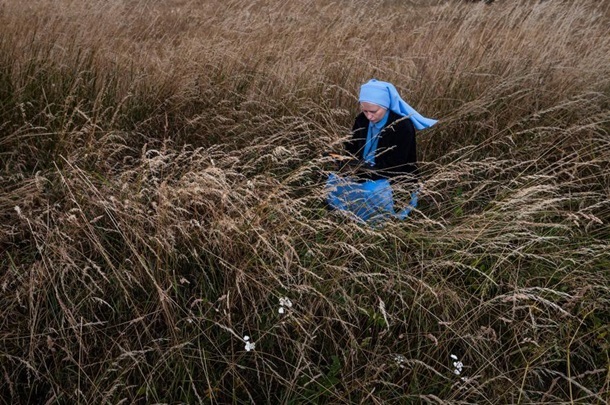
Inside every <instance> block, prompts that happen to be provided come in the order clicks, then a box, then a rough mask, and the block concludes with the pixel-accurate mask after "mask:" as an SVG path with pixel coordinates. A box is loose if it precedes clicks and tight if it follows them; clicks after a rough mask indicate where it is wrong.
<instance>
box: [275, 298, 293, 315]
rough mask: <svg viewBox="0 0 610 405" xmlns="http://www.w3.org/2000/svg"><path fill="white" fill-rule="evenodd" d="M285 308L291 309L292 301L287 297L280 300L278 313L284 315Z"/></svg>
mask: <svg viewBox="0 0 610 405" xmlns="http://www.w3.org/2000/svg"><path fill="white" fill-rule="evenodd" d="M286 308H292V301H290V298H288V297H283V298H280V309H279V310H278V312H279V313H280V314H284V313H286Z"/></svg>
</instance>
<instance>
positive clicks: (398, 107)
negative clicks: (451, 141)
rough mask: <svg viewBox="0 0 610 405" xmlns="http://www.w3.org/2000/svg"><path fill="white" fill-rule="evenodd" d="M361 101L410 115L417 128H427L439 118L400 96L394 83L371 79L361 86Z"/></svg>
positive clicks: (399, 113) (404, 115)
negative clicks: (416, 109) (415, 107)
mask: <svg viewBox="0 0 610 405" xmlns="http://www.w3.org/2000/svg"><path fill="white" fill-rule="evenodd" d="M358 101H360V102H363V101H364V102H367V103H373V104H377V105H379V106H381V107H383V108H387V109H388V110H391V111H393V112H395V113H396V114H398V115H401V116H403V117H409V119H411V121H412V122H413V125H414V126H415V128H416V129H418V130H421V129H426V128H429V127H431V126H432V125H434V124H436V123H437V120H434V119H431V118H426V117H424V116H423V115H421V114H420V113H418V112H417V111H415V110H414V109H413V107H411V106H410V105H409V104H407V102H406V101H404V100H403V99H402V98H400V95H399V94H398V90H396V87H394V85H393V84H392V83H388V82H382V81H379V80H376V79H371V80H369V81H368V82H366V83H364V84H363V85H362V86H361V87H360V97H359V99H358Z"/></svg>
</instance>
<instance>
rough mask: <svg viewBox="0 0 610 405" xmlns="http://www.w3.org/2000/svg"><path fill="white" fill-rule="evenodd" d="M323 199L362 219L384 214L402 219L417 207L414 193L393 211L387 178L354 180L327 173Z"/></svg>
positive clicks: (381, 217) (376, 218)
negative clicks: (407, 201)
mask: <svg viewBox="0 0 610 405" xmlns="http://www.w3.org/2000/svg"><path fill="white" fill-rule="evenodd" d="M326 191H327V202H328V204H329V205H330V206H331V207H333V208H335V209H338V210H341V211H346V212H350V213H352V214H353V215H355V216H356V217H357V218H360V219H361V220H363V221H369V220H379V219H384V218H388V217H397V218H399V219H404V218H406V217H407V216H408V215H409V213H410V212H411V210H413V208H415V207H416V206H417V192H413V193H412V194H411V202H410V203H409V205H408V206H407V207H406V208H405V209H403V210H401V211H400V212H398V213H397V212H396V211H394V196H393V191H392V185H391V184H390V181H389V180H387V179H382V180H365V181H356V180H354V179H353V178H350V177H340V176H338V175H337V174H335V173H331V174H330V175H329V176H328V180H327V181H326Z"/></svg>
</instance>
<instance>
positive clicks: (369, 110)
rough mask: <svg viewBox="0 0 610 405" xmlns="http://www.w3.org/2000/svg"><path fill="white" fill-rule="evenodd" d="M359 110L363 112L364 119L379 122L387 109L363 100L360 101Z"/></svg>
mask: <svg viewBox="0 0 610 405" xmlns="http://www.w3.org/2000/svg"><path fill="white" fill-rule="evenodd" d="M360 111H362V112H363V113H364V116H365V117H366V119H368V120H369V121H371V122H372V123H377V122H379V121H380V120H381V119H382V118H383V116H384V115H385V113H386V111H387V109H385V108H383V107H381V106H379V105H377V104H373V103H367V102H366V101H363V102H361V103H360Z"/></svg>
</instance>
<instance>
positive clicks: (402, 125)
mask: <svg viewBox="0 0 610 405" xmlns="http://www.w3.org/2000/svg"><path fill="white" fill-rule="evenodd" d="M368 128H369V120H368V119H367V118H366V117H365V116H364V114H363V113H360V114H359V115H358V116H357V117H356V120H355V122H354V126H353V128H352V137H351V138H350V139H349V140H348V141H347V142H346V143H345V149H346V150H347V152H348V153H350V154H351V155H353V156H354V157H356V158H357V159H358V160H359V161H361V162H362V167H363V168H364V170H361V171H360V172H359V173H358V175H359V177H360V178H363V179H371V180H378V179H383V178H389V179H392V178H393V177H396V176H400V175H406V174H409V175H411V176H412V180H413V181H415V180H416V178H417V164H416V162H417V150H416V144H415V127H414V126H413V122H411V120H410V119H409V118H407V117H402V116H400V115H398V114H396V113H394V112H393V111H390V116H389V117H388V122H387V123H386V125H385V127H383V129H382V130H381V132H380V133H379V143H378V144H377V150H376V152H375V166H374V167H372V168H371V167H370V166H369V167H367V166H368V165H367V164H366V163H364V161H363V158H362V152H363V150H364V145H365V143H366V134H367V132H368Z"/></svg>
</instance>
